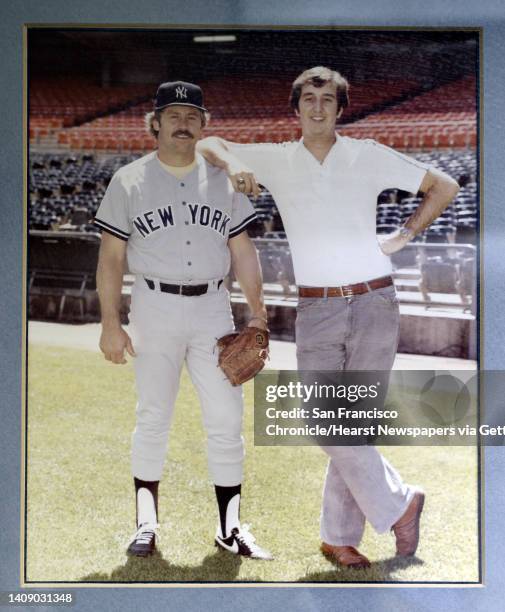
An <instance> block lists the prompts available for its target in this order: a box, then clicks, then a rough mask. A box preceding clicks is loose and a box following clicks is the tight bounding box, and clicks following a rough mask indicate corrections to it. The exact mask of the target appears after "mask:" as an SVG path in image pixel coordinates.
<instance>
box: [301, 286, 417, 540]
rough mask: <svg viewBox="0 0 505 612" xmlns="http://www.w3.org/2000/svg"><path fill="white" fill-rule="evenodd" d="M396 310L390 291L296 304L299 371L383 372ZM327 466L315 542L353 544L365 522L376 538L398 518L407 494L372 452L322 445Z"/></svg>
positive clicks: (390, 355)
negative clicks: (327, 456)
mask: <svg viewBox="0 0 505 612" xmlns="http://www.w3.org/2000/svg"><path fill="white" fill-rule="evenodd" d="M399 328H400V311H399V305H398V300H397V298H396V293H395V289H394V287H393V286H390V287H385V288H382V289H375V290H374V291H370V292H368V293H364V294H361V295H357V296H353V297H350V298H343V297H330V298H300V300H299V303H298V309H297V318H296V349H297V350H296V355H297V361H298V369H299V370H316V371H317V370H321V371H324V370H381V371H389V370H391V368H392V367H393V362H394V359H395V355H396V349H397V347H398V338H399ZM322 448H323V450H324V451H325V452H326V453H327V454H328V455H329V457H330V460H329V463H328V469H327V472H326V481H325V485H324V492H323V503H322V509H321V538H322V540H323V541H324V542H327V543H328V544H332V545H334V546H357V545H358V544H359V543H360V541H361V538H362V536H363V531H364V528H365V520H368V521H369V522H370V523H371V525H372V526H373V527H374V529H375V530H376V531H377V532H378V533H383V532H385V531H388V530H389V529H390V528H391V526H392V525H393V524H394V523H395V522H396V521H397V520H398V519H399V518H400V517H401V516H402V515H403V514H404V512H405V511H406V509H407V507H408V505H409V504H410V501H411V499H412V496H413V495H414V489H413V488H412V487H410V486H408V485H406V484H405V483H403V481H402V479H401V477H400V475H399V474H398V472H397V471H396V470H395V469H394V468H393V466H392V465H391V464H390V463H389V462H388V461H387V459H385V458H384V457H383V456H382V455H381V454H380V453H379V452H378V450H377V449H376V448H375V447H374V446H326V447H322Z"/></svg>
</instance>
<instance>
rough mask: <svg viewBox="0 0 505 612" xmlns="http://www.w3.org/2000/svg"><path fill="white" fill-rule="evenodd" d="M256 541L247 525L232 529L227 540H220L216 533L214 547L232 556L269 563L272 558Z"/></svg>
mask: <svg viewBox="0 0 505 612" xmlns="http://www.w3.org/2000/svg"><path fill="white" fill-rule="evenodd" d="M255 542H256V539H255V537H254V536H253V534H252V533H251V532H250V531H249V525H242V527H240V528H238V527H234V528H233V529H232V530H231V534H230V535H229V536H228V537H227V538H222V537H221V536H220V535H219V530H218V533H216V539H215V545H216V546H218V547H219V548H222V549H223V550H227V551H228V552H231V553H233V554H234V555H242V556H243V557H250V558H251V559H263V560H265V561H271V560H272V559H273V558H274V557H273V555H272V553H270V552H268V550H264V549H263V548H261V547H260V546H258V545H257V544H256V543H255Z"/></svg>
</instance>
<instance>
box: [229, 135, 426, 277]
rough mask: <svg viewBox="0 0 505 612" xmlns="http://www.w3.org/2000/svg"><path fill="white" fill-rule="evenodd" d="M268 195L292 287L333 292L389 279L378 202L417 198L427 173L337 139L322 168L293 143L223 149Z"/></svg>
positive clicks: (368, 145)
mask: <svg viewBox="0 0 505 612" xmlns="http://www.w3.org/2000/svg"><path fill="white" fill-rule="evenodd" d="M227 145H228V147H229V149H230V151H231V152H232V153H233V154H235V155H236V156H237V157H238V158H239V159H240V160H242V161H243V162H244V163H245V164H247V165H248V166H249V167H250V168H251V169H252V170H253V171H254V173H255V175H256V178H257V180H258V181H259V182H260V183H261V184H263V185H264V186H265V187H267V188H268V190H269V191H270V192H271V194H272V196H273V198H274V200H275V202H276V204H277V207H278V209H279V212H280V214H281V216H282V221H283V224H284V228H285V230H286V234H287V237H288V241H289V244H290V248H291V254H292V257H293V266H294V270H295V278H296V282H297V284H298V285H301V286H313V287H332V286H339V285H347V284H352V283H358V282H363V281H366V280H371V279H373V278H378V277H381V276H386V275H388V274H391V271H392V267H391V262H390V258H389V257H388V256H386V255H384V254H383V253H382V251H381V250H380V247H379V243H378V241H377V235H376V208H377V197H378V195H379V194H380V193H381V192H382V191H384V190H385V189H389V188H398V189H403V190H405V191H409V192H412V193H416V192H417V191H418V190H419V187H420V185H421V183H422V181H423V178H424V176H425V174H426V171H427V170H428V168H429V166H427V165H426V164H423V163H421V162H418V161H417V160H415V159H412V158H411V157H408V156H406V155H403V154H401V153H398V152H397V151H395V150H394V149H391V148H389V147H385V146H383V145H381V144H379V143H377V142H375V141H374V140H358V139H354V138H348V137H346V136H338V137H337V141H336V142H335V144H334V145H333V147H332V148H331V150H330V151H329V153H328V155H327V156H326V158H325V160H324V162H323V163H322V164H321V163H320V162H319V161H318V160H317V159H316V158H315V157H314V156H313V155H312V154H311V153H310V152H309V151H308V149H307V148H306V147H305V146H304V144H303V139H302V140H300V141H299V142H289V143H281V144H245V145H241V144H235V143H227Z"/></svg>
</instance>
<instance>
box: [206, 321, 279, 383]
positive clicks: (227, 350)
mask: <svg viewBox="0 0 505 612" xmlns="http://www.w3.org/2000/svg"><path fill="white" fill-rule="evenodd" d="M268 340H269V333H268V330H265V329H260V328H259V327H244V329H243V330H242V331H241V332H233V333H231V334H227V335H226V336H223V337H222V338H219V340H218V341H217V347H218V349H219V361H218V363H219V367H220V368H221V369H222V370H223V372H224V373H225V374H226V378H228V380H229V381H230V382H231V384H232V385H233V386H234V387H236V386H238V385H241V384H242V383H245V382H246V381H248V380H250V379H251V378H254V376H256V374H257V373H258V372H260V371H261V370H262V369H263V368H264V367H265V361H266V359H267V357H268Z"/></svg>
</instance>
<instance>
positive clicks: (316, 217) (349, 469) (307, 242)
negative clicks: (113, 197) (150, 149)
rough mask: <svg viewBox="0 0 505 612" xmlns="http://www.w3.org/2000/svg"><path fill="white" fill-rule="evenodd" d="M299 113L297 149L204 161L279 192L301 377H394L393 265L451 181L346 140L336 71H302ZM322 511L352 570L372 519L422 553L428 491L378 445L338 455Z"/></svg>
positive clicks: (297, 87)
mask: <svg viewBox="0 0 505 612" xmlns="http://www.w3.org/2000/svg"><path fill="white" fill-rule="evenodd" d="M290 102H291V105H292V107H293V109H294V111H295V113H296V115H297V116H298V118H299V121H300V124H301V128H302V136H303V137H302V139H301V141H300V142H290V143H282V144H251V145H248V144H244V145H237V144H234V143H230V142H226V141H223V140H221V139H217V138H208V139H205V140H203V141H202V142H201V143H199V147H200V150H201V152H202V153H203V154H204V155H205V156H206V158H207V159H208V160H209V161H210V162H211V163H214V164H217V165H219V166H220V167H222V168H223V169H225V170H226V171H227V172H228V174H229V175H230V177H231V179H232V181H233V183H234V185H235V187H236V188H237V189H239V190H242V191H244V192H246V193H248V192H253V193H258V192H259V189H258V185H257V184H256V180H255V178H257V180H258V181H259V183H261V184H263V185H265V186H266V187H267V188H268V189H269V190H270V192H271V193H272V195H273V197H274V199H275V202H276V205H277V207H278V209H279V212H280V214H281V216H282V220H283V223H284V227H285V230H286V233H287V237H288V240H289V244H290V249H291V253H292V257H293V264H294V270H295V277H296V281H297V285H298V287H299V303H298V310H297V321H296V342H297V360H298V369H299V370H316V371H317V370H342V369H343V370H389V369H391V368H392V366H393V361H394V358H395V354H396V349H397V344H398V336H399V321H400V317H399V306H398V300H397V298H396V295H395V289H394V286H393V281H392V278H391V272H392V267H391V262H390V258H389V255H390V254H391V253H393V252H395V251H397V250H399V249H401V248H402V247H403V246H404V245H405V244H407V242H408V241H409V240H411V239H412V238H413V237H414V236H415V235H416V234H418V233H419V232H421V231H422V230H423V229H424V228H425V227H426V226H427V225H429V224H430V223H431V222H432V221H433V220H434V219H435V218H436V217H437V216H438V215H439V214H440V213H441V212H442V211H443V209H444V208H445V207H446V206H447V205H448V204H449V202H450V201H451V200H452V198H453V197H454V196H455V195H456V193H457V190H458V185H457V183H456V182H455V181H454V180H453V179H452V178H450V177H449V176H447V175H445V174H443V173H441V172H438V171H436V170H435V169H433V168H429V167H428V166H426V165H424V164H421V163H419V162H417V161H416V160H415V159H412V158H410V157H407V156H405V155H402V154H400V153H398V152H396V151H394V150H393V149H390V148H389V147H385V146H382V145H380V144H378V143H377V142H375V141H373V140H358V139H353V138H347V137H343V136H340V135H338V134H337V133H336V132H335V123H336V121H337V119H338V118H339V117H340V115H341V114H342V111H343V110H344V108H345V107H346V106H347V105H348V103H349V98H348V83H347V81H346V80H345V79H344V78H343V77H342V76H341V75H340V74H339V73H338V72H335V71H333V70H330V69H329V68H324V67H316V68H312V69H310V70H307V71H305V72H303V73H302V74H301V75H300V76H299V77H298V78H297V79H296V80H295V81H294V83H293V85H292V90H291V99H290ZM395 187H397V188H400V189H404V190H405V191H409V192H413V193H416V192H417V191H418V190H419V191H422V192H423V193H424V194H425V195H424V199H423V201H422V202H421V204H420V205H419V207H418V209H417V210H416V211H415V213H414V214H413V215H412V216H411V217H410V219H409V220H408V221H407V222H406V224H405V226H404V227H402V228H401V229H400V230H398V231H395V232H394V233H393V234H390V235H388V236H387V237H386V239H385V240H384V242H382V243H381V244H380V245H379V243H378V241H377V236H376V206H377V196H378V195H379V194H380V193H381V192H382V191H383V190H385V189H388V188H395ZM324 450H325V451H326V452H327V453H328V455H329V457H330V460H329V465H328V470H327V474H326V482H325V486H324V492H323V501H322V510H321V539H322V550H323V552H325V553H326V554H328V555H331V556H332V557H334V558H335V559H336V560H337V561H338V562H339V563H341V564H342V565H344V566H352V567H367V566H369V565H370V563H369V561H368V559H367V558H366V557H365V555H363V554H362V553H360V552H359V551H358V550H357V548H356V547H357V546H358V545H359V543H360V541H361V538H362V535H363V531H364V526H365V520H368V521H369V522H370V523H371V524H372V526H373V527H374V528H375V530H376V531H377V532H378V533H383V532H387V531H389V530H390V529H392V530H393V532H394V534H395V536H396V549H397V554H399V555H412V554H414V553H415V551H416V548H417V545H418V540H419V522H420V515H421V511H422V508H423V503H424V493H423V492H422V491H421V490H420V489H418V488H417V487H413V486H410V485H408V484H406V483H404V482H403V480H402V478H401V477H400V475H399V474H398V472H397V471H396V470H395V469H394V468H393V466H391V465H390V463H389V462H388V461H387V460H386V459H385V458H384V457H383V456H382V455H381V454H380V453H379V452H378V451H377V449H376V448H375V447H373V446H359V447H345V446H333V447H326V448H325V449H324Z"/></svg>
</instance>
